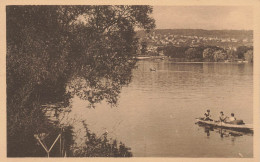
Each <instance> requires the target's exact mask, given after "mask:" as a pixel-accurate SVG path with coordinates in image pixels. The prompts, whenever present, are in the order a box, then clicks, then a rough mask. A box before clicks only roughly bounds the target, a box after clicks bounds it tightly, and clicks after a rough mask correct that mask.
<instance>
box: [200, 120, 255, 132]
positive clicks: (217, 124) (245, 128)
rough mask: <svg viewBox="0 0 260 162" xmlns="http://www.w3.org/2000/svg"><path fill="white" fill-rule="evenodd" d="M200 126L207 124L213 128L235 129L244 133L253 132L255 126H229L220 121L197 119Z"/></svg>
mask: <svg viewBox="0 0 260 162" xmlns="http://www.w3.org/2000/svg"><path fill="white" fill-rule="evenodd" d="M196 121H197V123H198V124H206V125H211V126H213V127H221V128H226V129H234V130H242V131H253V125H252V124H241V125H237V124H229V123H224V122H220V121H206V120H202V119H199V118H197V119H196Z"/></svg>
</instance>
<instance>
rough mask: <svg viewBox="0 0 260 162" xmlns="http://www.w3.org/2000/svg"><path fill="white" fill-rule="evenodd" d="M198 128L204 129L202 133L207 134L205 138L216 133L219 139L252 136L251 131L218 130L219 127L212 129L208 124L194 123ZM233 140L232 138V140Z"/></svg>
mask: <svg viewBox="0 0 260 162" xmlns="http://www.w3.org/2000/svg"><path fill="white" fill-rule="evenodd" d="M195 124H197V125H198V126H199V127H202V128H204V132H205V133H206V134H207V137H209V136H210V135H211V133H218V134H219V136H220V138H225V137H230V136H231V137H240V136H244V135H248V136H252V135H253V131H250V130H231V129H224V128H219V127H214V126H212V125H208V124H201V123H195ZM232 140H234V138H232Z"/></svg>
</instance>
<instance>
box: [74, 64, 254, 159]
mask: <svg viewBox="0 0 260 162" xmlns="http://www.w3.org/2000/svg"><path fill="white" fill-rule="evenodd" d="M137 65H138V68H137V69H134V70H133V79H132V82H131V83H130V84H129V85H128V86H126V87H123V89H122V92H121V94H120V98H119V104H118V106H117V107H113V108H111V107H110V106H109V105H108V104H106V103H105V102H103V103H101V104H98V105H97V106H96V108H95V109H88V108H86V107H87V103H86V101H82V100H80V99H79V98H77V97H75V98H74V99H73V102H72V109H73V111H74V112H76V113H78V116H79V114H80V116H81V117H82V118H83V119H85V120H86V122H87V123H88V127H89V128H90V130H91V131H93V132H95V133H97V134H101V133H103V132H105V131H107V132H108V135H109V137H111V138H113V139H117V140H119V141H122V142H123V143H125V144H126V146H128V147H131V151H132V153H133V156H136V157H252V156H253V135H252V134H241V133H236V132H235V133H234V132H233V133H232V132H231V133H230V132H228V131H226V130H216V129H214V130H209V129H208V128H205V127H201V126H199V125H197V124H195V118H196V117H200V116H203V114H204V113H205V111H206V110H207V109H210V110H211V113H212V117H213V118H215V119H217V117H218V115H219V112H220V111H223V112H224V113H225V114H226V115H228V116H229V114H230V113H231V112H233V113H235V116H236V117H237V119H243V120H244V122H245V123H249V124H252V123H253V65H252V64H237V63H176V62H171V61H167V60H141V61H138V62H137ZM150 68H156V71H150Z"/></svg>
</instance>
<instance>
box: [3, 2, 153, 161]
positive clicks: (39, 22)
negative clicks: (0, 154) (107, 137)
mask: <svg viewBox="0 0 260 162" xmlns="http://www.w3.org/2000/svg"><path fill="white" fill-rule="evenodd" d="M6 13H7V21H6V24H7V33H6V34H7V54H6V60H7V68H6V69H7V70H6V72H7V137H8V138H7V146H8V147H7V153H8V156H43V155H42V154H39V153H38V152H37V151H35V150H37V149H35V146H36V141H35V139H34V137H33V134H35V133H37V132H42V131H47V132H48V131H49V132H51V131H54V130H55V129H57V128H58V126H57V125H52V124H51V123H50V122H49V121H48V119H47V118H46V117H45V115H44V113H43V111H42V109H41V105H42V104H45V103H56V102H59V101H65V100H66V99H69V97H71V96H72V95H79V96H80V97H81V98H82V99H85V100H88V101H89V102H90V105H91V106H93V105H94V104H95V103H97V102H101V101H102V100H106V101H107V102H108V103H111V104H112V105H116V103H117V98H118V95H119V93H120V90H121V88H122V86H123V85H126V84H128V83H129V82H130V80H131V70H132V68H133V67H134V64H135V60H133V59H132V56H133V54H134V52H135V51H136V49H137V47H136V46H137V41H138V40H137V39H136V38H135V31H134V29H135V28H136V27H139V28H144V29H146V30H147V31H149V30H150V29H153V28H154V27H155V24H154V20H153V19H152V18H150V14H151V13H152V7H150V6H7V8H6ZM75 78H80V79H83V80H84V82H85V85H82V87H80V88H79V87H77V86H73V85H77V84H72V85H71V86H70V88H71V89H72V91H71V93H70V94H67V93H66V87H67V86H68V83H70V82H73V80H75ZM83 89H84V90H85V89H88V90H87V91H83ZM90 94H91V95H90ZM65 103H67V102H65ZM51 127H52V129H50V128H51ZM25 147H26V148H27V149H26V150H25V149H24V148H25ZM15 149H16V151H14V150H15Z"/></svg>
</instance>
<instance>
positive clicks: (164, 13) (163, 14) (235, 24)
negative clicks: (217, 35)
mask: <svg viewBox="0 0 260 162" xmlns="http://www.w3.org/2000/svg"><path fill="white" fill-rule="evenodd" d="M153 9H154V11H153V14H152V16H153V18H154V19H155V21H156V28H157V29H207V30H223V29H228V30H252V29H253V8H252V7H250V6H154V8H153Z"/></svg>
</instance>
